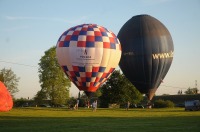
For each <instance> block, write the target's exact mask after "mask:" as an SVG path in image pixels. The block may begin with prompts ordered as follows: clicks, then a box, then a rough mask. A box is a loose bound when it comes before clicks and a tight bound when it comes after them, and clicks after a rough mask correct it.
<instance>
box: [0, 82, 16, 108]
mask: <svg viewBox="0 0 200 132" xmlns="http://www.w3.org/2000/svg"><path fill="white" fill-rule="evenodd" d="M12 107H13V100H12V96H11V95H10V93H9V91H8V90H7V88H6V86H5V85H4V84H3V83H2V82H1V81H0V112H1V111H9V110H11V109H12Z"/></svg>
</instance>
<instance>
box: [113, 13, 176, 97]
mask: <svg viewBox="0 0 200 132" xmlns="http://www.w3.org/2000/svg"><path fill="white" fill-rule="evenodd" d="M117 37H118V38H119V40H120V43H121V46H122V57H121V60H120V63H119V65H120V68H121V70H122V72H123V73H124V75H125V76H126V77H127V78H128V79H129V80H130V81H131V83H132V84H133V85H134V86H135V87H136V88H137V89H138V90H139V91H140V92H141V93H143V94H146V95H147V97H148V99H149V100H151V99H152V97H153V96H154V94H155V92H156V90H157V88H158V87H159V85H160V83H161V82H162V80H163V79H164V77H165V75H166V74H167V72H168V70H169V68H170V66H171V63H172V60H173V53H174V47H173V41H172V37H171V35H170V33H169V31H168V30H167V28H166V27H165V26H164V25H163V24H162V23H161V22H160V21H159V20H157V19H156V18H154V17H152V16H149V15H138V16H134V17H132V18H131V19H130V20H128V21H127V22H126V23H125V24H124V25H123V26H122V28H121V29H120V31H119V33H118V36H117Z"/></svg>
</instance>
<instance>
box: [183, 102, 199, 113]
mask: <svg viewBox="0 0 200 132" xmlns="http://www.w3.org/2000/svg"><path fill="white" fill-rule="evenodd" d="M185 110H186V111H187V110H190V111H197V110H200V101H199V100H192V101H185Z"/></svg>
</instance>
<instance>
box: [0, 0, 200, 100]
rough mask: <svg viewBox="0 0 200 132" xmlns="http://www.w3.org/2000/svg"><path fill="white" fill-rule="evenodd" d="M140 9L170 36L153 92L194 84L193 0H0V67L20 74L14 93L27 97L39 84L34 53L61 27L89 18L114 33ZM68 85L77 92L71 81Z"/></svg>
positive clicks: (198, 38)
mask: <svg viewBox="0 0 200 132" xmlns="http://www.w3.org/2000/svg"><path fill="white" fill-rule="evenodd" d="M140 14H149V15H151V16H153V17H155V18H157V19H158V20H160V21H161V22H162V23H163V24H164V25H165V26H166V27H167V28H168V30H169V31H170V33H171V36H172V38H173V42H174V60H173V63H172V66H171V68H170V70H169V72H168V74H167V75H166V77H165V79H164V83H162V84H161V86H160V87H159V88H158V90H157V92H156V94H157V95H159V94H176V93H177V92H178V90H181V89H182V90H183V91H185V90H186V89H187V88H188V87H195V80H197V82H198V83H199V86H198V87H199V90H200V59H199V57H200V52H199V50H200V26H199V24H200V1H199V0H115V1H111V0H101V1H94V0H34V1H31V0H0V69H2V68H4V67H5V68H11V69H12V70H13V71H14V73H15V74H16V75H17V76H18V77H20V82H19V86H18V88H19V90H20V92H18V93H17V94H16V95H15V97H17V98H20V97H24V98H27V97H30V98H32V97H34V95H35V94H36V93H37V91H39V90H40V89H41V88H40V83H39V78H38V63H39V59H40V58H41V56H43V55H44V51H46V50H48V49H49V48H50V47H52V46H53V45H56V42H57V40H58V38H59V37H60V35H61V34H62V33H63V32H64V31H66V30H67V29H69V28H70V27H72V26H76V25H79V24H83V23H95V24H98V25H101V26H104V27H106V28H107V29H109V30H111V31H113V32H114V33H115V34H116V35H117V34H118V31H119V30H120V28H121V27H122V26H123V24H124V23H125V22H126V21H127V20H129V19H130V18H131V17H132V16H135V15H140ZM8 62H13V63H18V64H25V65H29V66H23V65H17V64H11V63H8ZM169 86H170V87H169ZM70 91H71V95H77V93H78V89H77V88H76V87H75V86H73V87H71V88H70Z"/></svg>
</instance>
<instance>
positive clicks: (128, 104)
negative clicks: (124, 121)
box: [126, 101, 130, 110]
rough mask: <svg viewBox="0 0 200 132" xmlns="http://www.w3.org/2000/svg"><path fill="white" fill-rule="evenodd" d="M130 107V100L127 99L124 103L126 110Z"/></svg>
mask: <svg viewBox="0 0 200 132" xmlns="http://www.w3.org/2000/svg"><path fill="white" fill-rule="evenodd" d="M129 107H130V102H129V101H128V102H127V104H126V110H128V109H129Z"/></svg>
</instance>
